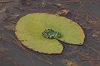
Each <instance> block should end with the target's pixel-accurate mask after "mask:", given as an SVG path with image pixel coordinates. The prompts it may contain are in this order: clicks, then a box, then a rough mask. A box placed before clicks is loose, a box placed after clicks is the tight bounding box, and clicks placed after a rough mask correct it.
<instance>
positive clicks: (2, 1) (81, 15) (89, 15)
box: [0, 0, 100, 66]
mask: <svg viewBox="0 0 100 66" xmlns="http://www.w3.org/2000/svg"><path fill="white" fill-rule="evenodd" d="M54 4H60V5H61V6H63V8H62V7H58V6H54ZM0 6H1V7H0V66H14V65H16V66H99V64H100V43H99V42H100V38H99V36H100V29H99V24H100V23H99V18H100V13H99V11H100V8H99V6H100V3H99V0H96V1H94V0H93V1H92V0H91V1H88V0H86V1H80V2H79V1H77V0H76V1H74V0H67V1H65V0H14V1H13V2H12V1H11V0H0ZM66 8H69V10H70V13H68V14H67V15H63V14H62V15H61V16H63V17H67V18H70V19H72V20H74V21H76V22H78V23H79V24H80V25H81V26H82V28H83V30H84V31H85V34H86V38H85V42H84V44H83V45H82V46H74V45H68V44H65V43H62V44H63V46H64V50H63V53H62V54H60V55H46V54H41V53H37V52H34V51H32V50H29V49H27V48H24V47H23V46H22V45H21V44H20V41H18V40H17V38H16V36H15V34H14V31H15V29H14V26H15V25H16V22H17V20H18V19H19V18H20V17H21V16H23V15H25V14H28V13H34V12H45V13H53V14H55V13H57V12H59V11H61V10H63V9H66Z"/></svg>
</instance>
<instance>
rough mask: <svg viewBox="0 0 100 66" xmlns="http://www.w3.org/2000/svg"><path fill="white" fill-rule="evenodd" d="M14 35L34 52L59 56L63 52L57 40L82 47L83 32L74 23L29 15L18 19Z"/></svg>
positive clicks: (51, 16)
mask: <svg viewBox="0 0 100 66" xmlns="http://www.w3.org/2000/svg"><path fill="white" fill-rule="evenodd" d="M15 29H16V31H15V34H16V36H17V38H18V40H22V41H21V42H22V44H23V45H24V46H26V47H28V48H30V49H32V50H34V51H38V52H40V53H47V54H60V53H61V52H62V50H63V46H62V44H60V43H59V41H58V40H60V41H63V42H66V43H69V44H77V45H82V44H83V42H84V38H85V35H84V32H83V30H82V28H81V27H80V26H79V25H78V24H77V23H76V22H74V21H72V20H70V19H68V18H65V17H61V16H57V15H52V14H46V13H31V14H27V15H25V16H23V17H22V18H20V19H19V20H18V22H17V24H16V26H15Z"/></svg>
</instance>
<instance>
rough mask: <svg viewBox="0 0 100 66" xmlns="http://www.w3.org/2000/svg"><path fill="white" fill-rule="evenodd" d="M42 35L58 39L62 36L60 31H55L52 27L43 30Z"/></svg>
mask: <svg viewBox="0 0 100 66" xmlns="http://www.w3.org/2000/svg"><path fill="white" fill-rule="evenodd" d="M42 35H43V36H44V37H45V38H47V39H57V38H61V37H62V35H61V34H60V32H57V31H54V30H52V29H45V31H44V32H42Z"/></svg>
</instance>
